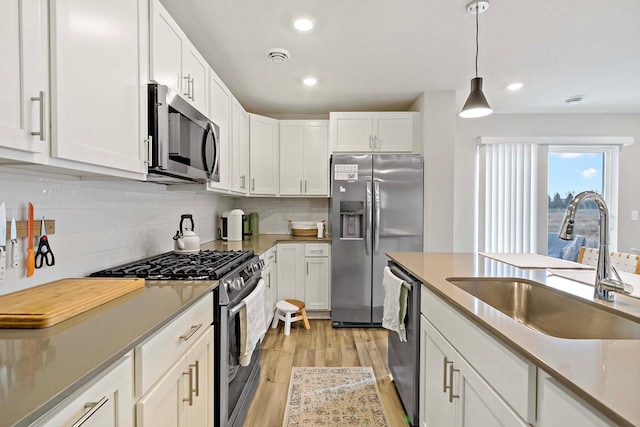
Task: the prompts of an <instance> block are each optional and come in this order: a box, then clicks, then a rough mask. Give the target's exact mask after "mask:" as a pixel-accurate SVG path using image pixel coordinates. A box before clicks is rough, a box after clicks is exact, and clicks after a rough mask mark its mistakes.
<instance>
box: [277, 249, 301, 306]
mask: <svg viewBox="0 0 640 427" xmlns="http://www.w3.org/2000/svg"><path fill="white" fill-rule="evenodd" d="M277 258H278V292H277V295H278V301H280V300H283V299H297V300H300V301H304V277H305V265H304V244H303V243H278V246H277Z"/></svg>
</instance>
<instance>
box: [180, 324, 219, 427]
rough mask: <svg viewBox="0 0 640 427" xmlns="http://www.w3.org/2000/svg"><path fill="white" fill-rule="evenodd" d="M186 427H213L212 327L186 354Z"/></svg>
mask: <svg viewBox="0 0 640 427" xmlns="http://www.w3.org/2000/svg"><path fill="white" fill-rule="evenodd" d="M187 372H189V374H188V376H187V378H186V383H187V396H186V397H185V398H186V399H187V402H186V403H187V405H186V410H187V415H186V419H187V426H193V427H199V426H210V425H213V422H212V420H213V400H214V396H213V375H214V372H213V327H211V326H209V327H208V328H207V330H206V331H205V332H204V333H203V335H202V336H201V337H200V339H198V341H196V342H195V344H194V345H193V347H191V350H189V352H188V353H187Z"/></svg>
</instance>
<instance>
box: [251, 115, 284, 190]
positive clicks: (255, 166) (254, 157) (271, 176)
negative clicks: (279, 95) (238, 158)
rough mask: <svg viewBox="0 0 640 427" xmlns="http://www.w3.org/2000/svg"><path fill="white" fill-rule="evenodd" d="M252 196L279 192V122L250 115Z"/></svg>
mask: <svg viewBox="0 0 640 427" xmlns="http://www.w3.org/2000/svg"><path fill="white" fill-rule="evenodd" d="M249 123H250V128H249V144H250V156H249V157H250V167H249V172H250V174H251V180H250V181H251V182H250V188H249V192H250V194H256V195H266V196H275V195H276V194H277V192H278V121H277V120H275V119H271V118H269V117H263V116H258V115H255V114H251V115H250V119H249Z"/></svg>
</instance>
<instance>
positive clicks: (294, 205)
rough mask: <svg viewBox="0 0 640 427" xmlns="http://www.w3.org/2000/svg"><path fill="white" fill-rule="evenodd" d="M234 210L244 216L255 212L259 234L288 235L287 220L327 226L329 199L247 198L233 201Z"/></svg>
mask: <svg viewBox="0 0 640 427" xmlns="http://www.w3.org/2000/svg"><path fill="white" fill-rule="evenodd" d="M233 207H234V208H237V209H242V210H243V211H244V213H245V214H249V213H251V212H257V213H258V215H259V216H260V225H259V227H260V234H289V220H293V221H313V222H320V221H326V224H327V232H328V233H330V231H331V227H330V225H329V210H330V205H329V199H323V198H319V199H311V198H310V199H296V198H275V197H248V198H242V199H234V204H233Z"/></svg>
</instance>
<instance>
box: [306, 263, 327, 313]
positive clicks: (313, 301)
mask: <svg viewBox="0 0 640 427" xmlns="http://www.w3.org/2000/svg"><path fill="white" fill-rule="evenodd" d="M305 264H306V275H305V281H304V298H305V299H304V303H305V305H306V307H307V309H308V310H329V258H306V259H305Z"/></svg>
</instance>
